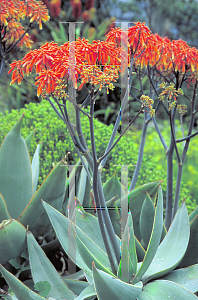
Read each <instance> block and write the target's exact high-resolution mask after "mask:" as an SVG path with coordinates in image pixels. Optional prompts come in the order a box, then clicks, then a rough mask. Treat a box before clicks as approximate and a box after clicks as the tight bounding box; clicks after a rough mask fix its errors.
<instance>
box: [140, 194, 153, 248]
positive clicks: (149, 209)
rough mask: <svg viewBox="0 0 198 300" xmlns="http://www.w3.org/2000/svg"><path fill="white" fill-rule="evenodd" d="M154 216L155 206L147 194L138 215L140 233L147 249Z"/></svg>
mask: <svg viewBox="0 0 198 300" xmlns="http://www.w3.org/2000/svg"><path fill="white" fill-rule="evenodd" d="M154 216H155V206H154V204H153V201H152V200H151V198H150V196H149V195H148V193H146V198H145V200H144V203H143V205H142V209H141V214H140V232H141V236H142V238H143V241H144V245H145V247H146V248H147V246H148V243H149V240H150V236H151V232H152V229H153V221H154Z"/></svg>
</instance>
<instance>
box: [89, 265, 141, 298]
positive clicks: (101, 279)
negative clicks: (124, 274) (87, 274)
mask: <svg viewBox="0 0 198 300" xmlns="http://www.w3.org/2000/svg"><path fill="white" fill-rule="evenodd" d="M92 270H93V279H94V286H95V290H96V293H97V297H98V299H99V300H109V299H114V300H123V299H130V300H136V299H137V298H138V296H139V295H140V293H141V291H142V287H141V286H135V285H132V284H128V283H125V282H123V281H121V280H119V279H117V277H114V276H111V275H109V274H107V273H105V272H103V271H101V270H98V269H97V268H96V267H95V265H94V263H93V267H92Z"/></svg>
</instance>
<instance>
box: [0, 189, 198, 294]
mask: <svg viewBox="0 0 198 300" xmlns="http://www.w3.org/2000/svg"><path fill="white" fill-rule="evenodd" d="M145 201H148V199H147V200H145ZM42 204H43V206H44V208H45V210H46V212H47V215H48V216H49V219H50V221H51V223H52V225H53V228H54V230H55V232H56V234H57V237H58V239H59V241H60V243H61V245H62V247H63V249H64V250H65V252H66V253H68V243H69V237H68V234H66V232H67V230H68V228H69V223H71V225H72V228H73V230H75V232H76V246H77V248H76V255H75V256H73V257H71V259H72V260H73V261H74V262H75V263H76V265H77V266H78V267H79V268H80V269H81V271H80V272H77V273H75V274H72V275H69V276H66V277H65V276H62V277H60V275H59V274H58V273H57V272H56V270H55V268H54V267H53V266H52V264H51V263H50V261H49V260H48V259H47V257H46V255H45V253H44V252H43V250H42V249H41V248H40V246H39V245H38V244H37V242H36V240H35V238H34V236H33V235H32V234H31V232H29V231H27V246H28V252H29V260H30V266H31V272H32V278H33V280H28V281H27V282H24V283H25V284H24V283H22V282H21V281H19V280H18V279H17V278H16V277H15V276H14V275H12V274H11V273H9V272H8V271H7V270H6V269H5V268H4V267H3V266H0V271H1V273H2V275H3V276H4V278H5V279H6V281H7V283H8V284H9V286H10V288H11V289H12V292H13V293H14V295H15V297H17V298H13V299H56V300H61V299H65V298H66V299H68V300H70V299H71V300H72V299H78V300H79V299H81V300H83V299H95V297H96V296H97V298H98V299H102V300H106V299H118V300H121V299H123V298H126V299H132V300H133V299H134V300H136V299H138V300H145V299H146V300H147V299H153V300H157V299H162V300H164V299H167V298H170V299H171V297H172V296H173V295H174V297H176V299H181V300H182V299H189V300H190V299H197V297H196V296H195V295H194V294H193V293H195V292H197V291H198V264H195V265H193V266H191V267H188V268H179V269H178V266H179V264H180V262H181V261H182V259H183V257H184V255H185V252H186V249H187V247H188V243H189V237H190V225H189V218H188V213H187V209H186V206H185V202H183V203H182V205H181V207H180V208H179V210H178V212H177V214H176V216H175V218H174V219H173V222H172V224H171V226H170V228H169V230H168V232H167V234H166V235H165V237H164V238H163V240H162V234H163V226H164V225H163V195H162V189H161V187H159V191H158V198H157V204H156V206H155V208H154V210H155V212H154V220H153V226H152V231H151V234H150V238H149V243H148V247H147V250H146V251H145V252H144V257H143V260H142V261H141V262H138V258H137V252H138V247H136V246H135V245H136V243H137V239H136V237H135V235H134V228H133V217H132V214H131V211H129V214H128V219H127V223H126V227H125V229H124V234H123V236H122V239H121V240H120V238H119V237H118V236H116V238H117V240H118V241H119V242H120V241H121V244H122V256H121V261H120V264H119V266H118V269H117V274H116V275H114V274H113V273H112V271H111V265H110V263H109V261H108V256H107V253H106V251H105V246H104V243H103V241H102V237H101V231H100V227H99V223H98V220H97V217H95V216H93V215H92V214H89V213H87V212H85V210H84V209H83V207H82V206H81V204H80V202H79V201H77V214H76V223H73V222H71V221H70V220H69V219H68V218H67V217H65V216H64V215H63V214H61V213H60V212H59V211H57V210H56V209H55V208H53V207H52V206H51V205H49V204H48V203H46V202H45V201H42ZM144 204H145V205H147V204H146V202H145V203H144ZM145 205H143V207H142V210H145V207H144V206H145ZM142 214H143V212H142ZM161 240H162V242H161ZM38 265H40V268H38ZM176 268H177V269H176ZM175 269H176V270H175ZM83 276H85V277H86V279H87V281H88V282H84V283H82V281H79V278H80V279H82V278H83ZM74 278H75V279H76V280H74ZM27 286H29V287H30V288H32V289H33V291H31V290H30V289H29V288H28V287H27ZM38 286H40V291H39V294H37V293H36V291H35V289H36V287H38ZM41 295H43V296H41ZM25 297H26V298H25ZM11 299H12V298H11Z"/></svg>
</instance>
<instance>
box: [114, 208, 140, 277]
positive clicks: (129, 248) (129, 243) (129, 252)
mask: <svg viewBox="0 0 198 300" xmlns="http://www.w3.org/2000/svg"><path fill="white" fill-rule="evenodd" d="M121 250H122V251H121V264H120V266H119V273H118V277H121V280H122V281H124V282H129V281H131V279H132V278H133V276H134V274H136V271H137V254H136V245H135V236H134V232H133V220H132V215H131V212H130V211H129V213H128V218H127V223H126V226H125V229H124V233H123V237H122V240H121Z"/></svg>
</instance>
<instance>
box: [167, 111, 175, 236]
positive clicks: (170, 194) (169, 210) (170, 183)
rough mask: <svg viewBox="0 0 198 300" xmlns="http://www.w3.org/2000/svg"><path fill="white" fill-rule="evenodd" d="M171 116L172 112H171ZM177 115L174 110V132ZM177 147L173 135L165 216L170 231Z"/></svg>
mask: <svg viewBox="0 0 198 300" xmlns="http://www.w3.org/2000/svg"><path fill="white" fill-rule="evenodd" d="M169 113H170V114H171V111H170V112H169ZM175 113H176V109H175V107H174V108H173V117H172V121H173V124H172V125H173V132H174V131H175V125H174V124H175V123H174V119H175ZM174 149H175V145H174V140H173V135H172V134H171V141H170V147H169V150H168V152H167V153H166V155H167V190H166V216H165V227H166V229H167V230H168V229H169V227H170V225H171V222H172V208H173V153H174Z"/></svg>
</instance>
